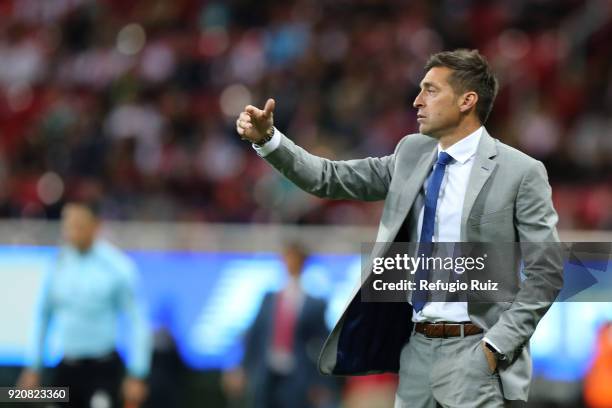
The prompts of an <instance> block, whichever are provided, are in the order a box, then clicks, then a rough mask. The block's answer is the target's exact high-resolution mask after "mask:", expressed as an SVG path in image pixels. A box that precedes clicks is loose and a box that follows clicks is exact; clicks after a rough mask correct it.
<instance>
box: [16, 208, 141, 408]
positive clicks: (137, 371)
mask: <svg viewBox="0 0 612 408" xmlns="http://www.w3.org/2000/svg"><path fill="white" fill-rule="evenodd" d="M62 221H63V225H62V227H63V235H64V239H65V242H66V246H65V247H63V248H62V249H61V251H60V253H59V254H58V256H57V259H56V260H55V262H54V264H53V265H52V267H51V268H50V270H49V273H48V274H47V276H46V278H45V281H44V283H43V288H42V292H41V297H40V299H39V305H40V307H39V312H38V316H37V320H36V330H35V335H34V339H33V340H34V341H33V356H32V359H33V361H32V364H31V367H30V368H28V369H25V370H24V371H23V372H22V374H21V376H20V378H19V380H18V386H20V387H23V388H33V387H37V386H39V384H40V370H41V369H42V367H43V356H44V354H45V353H44V352H45V344H46V340H47V337H48V336H47V334H48V332H49V327H50V324H51V323H52V322H56V323H57V327H58V330H59V336H60V341H61V344H62V348H63V350H62V351H63V359H62V361H61V362H60V363H59V365H58V366H57V368H55V370H54V374H55V375H54V377H55V379H54V381H53V385H54V386H58V387H70V404H69V405H68V406H71V407H77V408H78V407H89V406H104V407H119V406H124V407H130V408H137V407H139V406H140V405H141V404H142V402H143V401H144V399H145V398H146V394H147V386H146V384H145V382H144V379H145V378H146V376H147V375H148V373H149V364H150V361H149V360H150V358H151V344H150V343H151V341H150V334H149V332H148V325H147V323H146V322H145V316H144V314H143V311H142V310H141V308H140V307H139V304H138V301H137V299H136V293H135V292H136V281H135V279H136V270H135V266H134V264H133V263H132V262H131V261H130V260H129V258H127V257H126V256H125V255H123V254H122V253H121V252H120V251H119V250H118V249H116V248H115V247H113V246H111V245H110V244H109V243H107V242H104V241H102V240H100V239H97V238H96V235H97V231H98V218H97V212H96V210H95V207H94V206H93V205H89V204H83V203H71V204H68V205H67V206H66V207H65V208H64V211H63V217H62ZM121 315H125V317H126V318H127V319H128V322H129V326H128V327H129V330H130V333H129V334H130V339H131V342H130V348H129V353H128V356H129V358H128V362H127V375H126V376H125V377H124V373H123V372H124V370H123V364H122V362H121V359H120V357H119V355H118V354H117V352H116V351H115V342H116V336H117V325H118V324H117V323H118V318H119V317H120V316H121ZM120 394H122V395H120ZM121 397H123V401H124V405H119V404H120V402H119V401H120V400H121Z"/></svg>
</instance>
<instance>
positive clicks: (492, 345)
mask: <svg viewBox="0 0 612 408" xmlns="http://www.w3.org/2000/svg"><path fill="white" fill-rule="evenodd" d="M482 340H483V341H484V342H485V343H487V344H488V345H489V346H491V347H493V348H494V349H495V351H497V354H499V355H500V356H501V357H502V359H504V357H505V354H504V353H502V352H501V350H500V349H499V347H497V346H496V345H495V343H493V342H492V341H491V340H490V339H488V338H486V337H484V338H483V339H482Z"/></svg>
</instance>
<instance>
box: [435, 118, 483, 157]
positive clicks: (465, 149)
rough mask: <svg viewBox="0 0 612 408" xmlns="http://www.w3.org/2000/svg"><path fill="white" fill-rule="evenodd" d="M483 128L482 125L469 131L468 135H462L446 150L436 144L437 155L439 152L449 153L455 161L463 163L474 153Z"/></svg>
mask: <svg viewBox="0 0 612 408" xmlns="http://www.w3.org/2000/svg"><path fill="white" fill-rule="evenodd" d="M483 130H484V127H483V126H481V127H479V128H478V129H476V130H475V131H474V132H472V133H470V134H469V135H468V136H466V137H464V138H463V139H461V140H460V141H458V142H457V143H455V144H454V145H452V146H451V147H449V148H448V149H446V150H443V149H442V146H440V144H438V155H439V154H440V152H446V153H448V154H450V155H451V156H452V157H453V159H455V160H456V161H457V162H459V163H461V164H465V162H467V161H468V160H469V159H470V158H472V156H474V155H475V154H476V150H478V144H479V143H480V138H481V136H482V131H483Z"/></svg>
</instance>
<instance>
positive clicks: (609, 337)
mask: <svg viewBox="0 0 612 408" xmlns="http://www.w3.org/2000/svg"><path fill="white" fill-rule="evenodd" d="M610 384H612V322H609V323H607V324H605V325H604V326H603V327H602V328H601V329H600V330H599V334H598V335H597V346H596V349H595V358H594V359H593V365H592V366H591V368H590V370H589V372H588V373H587V375H586V377H585V381H584V399H585V401H586V403H587V406H588V407H590V408H611V407H612V388H610Z"/></svg>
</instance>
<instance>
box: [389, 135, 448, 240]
mask: <svg viewBox="0 0 612 408" xmlns="http://www.w3.org/2000/svg"><path fill="white" fill-rule="evenodd" d="M437 153H438V147H437V144H434V145H433V148H432V150H431V151H429V152H427V153H424V154H423V155H422V156H421V159H420V160H419V162H418V163H417V165H416V166H415V167H414V172H413V173H412V174H411V176H410V177H409V178H408V179H407V180H406V183H404V186H403V188H402V190H401V192H400V195H399V211H398V214H399V215H400V217H401V219H398V220H396V222H394V223H393V231H391V239H393V238H395V236H396V235H397V232H398V231H399V228H400V227H401V225H402V223H403V222H404V220H405V219H406V216H407V215H408V212H409V211H410V209H411V208H412V205H413V204H414V200H415V199H416V197H417V194H418V193H419V191H421V188H423V184H424V183H425V179H426V178H427V176H428V175H429V173H430V172H431V168H432V166H433V164H434V162H435V161H436V158H437Z"/></svg>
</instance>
